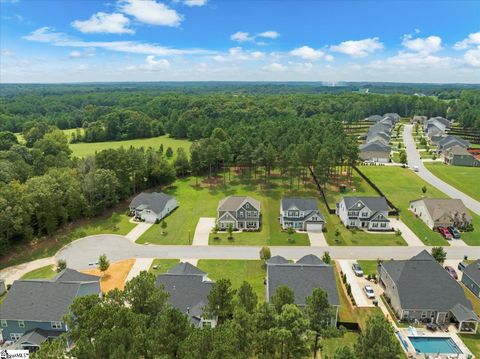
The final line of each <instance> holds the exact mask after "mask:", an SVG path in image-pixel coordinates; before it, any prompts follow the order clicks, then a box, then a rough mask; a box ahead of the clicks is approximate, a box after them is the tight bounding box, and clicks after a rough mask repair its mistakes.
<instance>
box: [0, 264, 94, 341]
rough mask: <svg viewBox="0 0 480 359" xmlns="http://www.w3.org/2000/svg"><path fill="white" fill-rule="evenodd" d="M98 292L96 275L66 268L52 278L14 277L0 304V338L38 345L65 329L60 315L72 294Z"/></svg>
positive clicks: (66, 307) (75, 296)
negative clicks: (31, 278)
mask: <svg viewBox="0 0 480 359" xmlns="http://www.w3.org/2000/svg"><path fill="white" fill-rule="evenodd" d="M100 293H101V292H100V277H97V276H93V275H88V274H83V273H79V272H77V271H74V270H72V269H68V268H67V269H65V270H64V271H62V272H60V273H59V274H58V275H57V276H56V277H55V278H53V279H52V280H17V281H15V282H13V284H12V287H11V288H10V291H9V292H8V294H7V297H6V298H5V300H4V301H3V303H2V304H1V305H0V340H1V339H3V340H5V341H7V342H11V343H13V345H14V346H15V347H16V348H25V349H35V348H38V347H39V346H40V344H41V343H43V342H44V341H45V340H47V339H50V338H54V337H57V336H59V335H60V334H62V333H64V332H66V331H67V328H66V327H65V323H64V322H63V317H64V316H65V315H66V314H68V311H69V309H68V308H69V307H70V305H71V304H72V303H73V301H74V299H75V298H77V297H81V296H84V295H89V294H94V295H100Z"/></svg>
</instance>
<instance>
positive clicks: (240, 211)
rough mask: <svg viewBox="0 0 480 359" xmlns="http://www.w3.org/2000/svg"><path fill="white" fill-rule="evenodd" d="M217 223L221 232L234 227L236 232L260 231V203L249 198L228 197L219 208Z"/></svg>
mask: <svg viewBox="0 0 480 359" xmlns="http://www.w3.org/2000/svg"><path fill="white" fill-rule="evenodd" d="M217 213H218V216H217V223H218V227H219V228H220V230H226V229H227V228H228V226H229V225H232V227H233V229H235V230H258V229H259V228H260V216H261V215H260V201H257V200H256V199H253V198H251V197H248V196H228V197H226V198H224V199H223V200H221V201H220V203H219V204H218V208H217Z"/></svg>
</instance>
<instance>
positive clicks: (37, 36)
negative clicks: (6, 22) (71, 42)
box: [23, 26, 68, 43]
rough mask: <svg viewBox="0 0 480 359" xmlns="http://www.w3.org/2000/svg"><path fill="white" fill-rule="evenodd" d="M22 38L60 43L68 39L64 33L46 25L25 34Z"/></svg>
mask: <svg viewBox="0 0 480 359" xmlns="http://www.w3.org/2000/svg"><path fill="white" fill-rule="evenodd" d="M23 38H24V39H25V40H29V41H35V42H53V43H60V42H64V41H67V40H68V36H67V35H66V34H64V33H63V32H55V31H54V29H53V28H51V27H48V26H45V27H41V28H39V29H37V30H35V31H32V32H31V33H30V34H29V35H26V36H24V37H23Z"/></svg>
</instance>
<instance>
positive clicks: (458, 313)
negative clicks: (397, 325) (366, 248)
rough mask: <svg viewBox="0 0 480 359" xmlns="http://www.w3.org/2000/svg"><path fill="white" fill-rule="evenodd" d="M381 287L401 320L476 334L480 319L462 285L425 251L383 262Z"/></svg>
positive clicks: (380, 272) (380, 268)
mask: <svg viewBox="0 0 480 359" xmlns="http://www.w3.org/2000/svg"><path fill="white" fill-rule="evenodd" d="M377 270H378V274H379V281H380V285H381V286H382V287H383V288H384V295H385V297H386V298H387V301H388V302H389V303H390V306H391V308H392V309H393V311H394V312H395V314H396V315H397V317H398V318H399V319H400V320H405V321H413V320H417V321H422V322H432V323H437V324H444V323H449V322H454V323H456V325H457V328H458V330H459V331H460V332H465V333H475V332H476V331H477V327H478V323H479V322H480V318H479V317H478V316H477V314H475V312H474V311H473V307H472V303H471V302H470V301H469V300H468V298H467V297H466V296H465V292H464V291H463V289H462V287H461V286H460V284H459V283H458V282H457V281H456V280H455V279H453V278H452V277H451V276H450V274H448V272H447V271H446V270H445V269H444V268H443V267H442V266H441V265H440V264H439V263H438V262H437V261H436V260H435V259H434V258H433V257H432V256H431V255H430V254H429V253H428V252H427V251H426V250H423V251H422V252H420V253H419V254H417V255H416V256H414V257H412V258H411V259H408V260H392V261H387V262H383V263H381V264H380V266H379V267H378V269H377Z"/></svg>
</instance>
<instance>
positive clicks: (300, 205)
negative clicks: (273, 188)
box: [280, 197, 325, 231]
mask: <svg viewBox="0 0 480 359" xmlns="http://www.w3.org/2000/svg"><path fill="white" fill-rule="evenodd" d="M324 223H325V219H324V218H323V216H322V215H321V213H320V211H319V210H318V204H317V200H316V199H315V198H313V197H310V198H308V197H303V198H302V197H300V198H299V197H286V198H282V201H281V202H280V224H281V226H282V228H283V229H287V228H290V227H291V228H295V229H301V230H304V231H321V230H322V228H323V224H324Z"/></svg>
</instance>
